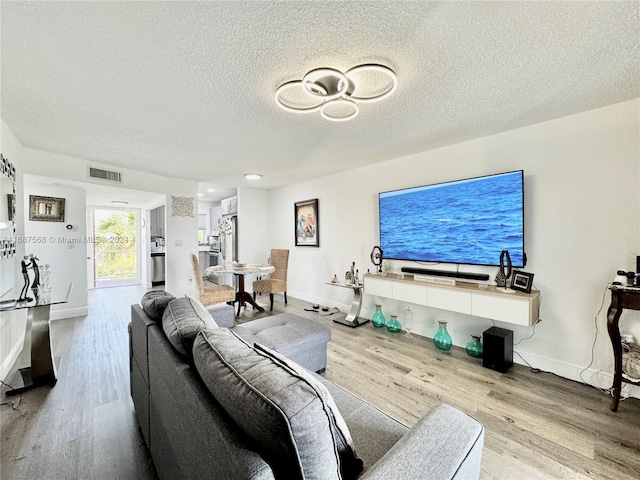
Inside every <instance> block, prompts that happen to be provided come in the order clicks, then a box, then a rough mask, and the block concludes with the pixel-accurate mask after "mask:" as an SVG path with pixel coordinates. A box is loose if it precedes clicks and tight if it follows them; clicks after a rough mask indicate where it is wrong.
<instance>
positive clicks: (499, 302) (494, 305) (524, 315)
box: [472, 293, 531, 326]
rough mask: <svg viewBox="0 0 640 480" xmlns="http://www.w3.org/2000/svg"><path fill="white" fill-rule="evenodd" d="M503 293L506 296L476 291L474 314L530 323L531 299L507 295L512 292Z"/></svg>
mask: <svg viewBox="0 0 640 480" xmlns="http://www.w3.org/2000/svg"><path fill="white" fill-rule="evenodd" d="M502 295H505V297H502V298H501V297H498V296H496V295H482V294H478V293H474V294H473V309H472V311H473V315H475V316H477V317H484V318H490V319H492V320H500V321H502V322H508V323H515V324H517V325H526V326H528V325H530V324H531V323H530V321H529V301H528V300H526V299H521V298H510V297H507V296H506V295H513V294H510V293H503V294H502Z"/></svg>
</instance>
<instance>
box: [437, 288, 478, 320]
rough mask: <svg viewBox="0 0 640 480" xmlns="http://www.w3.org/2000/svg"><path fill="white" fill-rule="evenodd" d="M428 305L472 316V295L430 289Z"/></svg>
mask: <svg viewBox="0 0 640 480" xmlns="http://www.w3.org/2000/svg"><path fill="white" fill-rule="evenodd" d="M428 305H429V306H430V307H434V308H441V309H443V310H450V311H452V312H459V313H466V314H468V315H471V293H469V292H461V291H456V290H453V289H448V288H442V287H429V303H428Z"/></svg>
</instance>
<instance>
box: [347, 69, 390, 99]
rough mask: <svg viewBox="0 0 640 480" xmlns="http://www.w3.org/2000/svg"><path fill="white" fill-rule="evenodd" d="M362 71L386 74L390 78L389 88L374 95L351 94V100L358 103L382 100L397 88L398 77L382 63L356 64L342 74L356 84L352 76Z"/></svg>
mask: <svg viewBox="0 0 640 480" xmlns="http://www.w3.org/2000/svg"><path fill="white" fill-rule="evenodd" d="M364 72H376V73H384V74H386V75H388V76H389V78H390V79H391V88H389V89H388V90H387V91H386V92H384V93H381V94H380V95H375V96H373V97H355V96H353V95H352V96H350V97H349V98H351V100H354V101H356V102H359V103H373V102H379V101H380V100H383V99H385V98H387V97H389V96H390V95H391V94H392V93H393V92H395V91H396V88H398V77H396V74H395V73H394V71H393V70H391V69H390V68H387V67H384V66H382V65H375V64H369V65H358V66H357V67H353V68H352V69H350V70H347V72H346V73H345V74H344V75H345V77H347V78H348V79H349V80H350V81H351V82H353V83H354V84H355V85H356V86H357V82H356V80H355V78H354V77H355V76H356V75H358V74H359V73H364ZM356 89H357V87H356Z"/></svg>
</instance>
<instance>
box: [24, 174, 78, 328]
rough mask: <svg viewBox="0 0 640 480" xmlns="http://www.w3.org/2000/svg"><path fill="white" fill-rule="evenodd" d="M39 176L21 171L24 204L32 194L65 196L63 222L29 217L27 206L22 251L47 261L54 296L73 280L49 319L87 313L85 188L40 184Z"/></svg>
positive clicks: (52, 309)
mask: <svg viewBox="0 0 640 480" xmlns="http://www.w3.org/2000/svg"><path fill="white" fill-rule="evenodd" d="M40 178H41V177H38V180H34V178H33V176H32V175H28V174H25V175H24V204H25V205H29V197H30V196H31V195H37V196H43V197H56V198H64V199H65V215H64V222H42V221H32V220H29V212H28V208H27V209H26V210H27V211H26V212H25V215H24V217H23V219H22V222H23V224H24V234H25V237H26V238H27V239H32V241H30V242H28V243H26V244H25V253H26V254H27V255H28V254H31V253H32V254H34V255H35V256H36V257H37V258H38V259H39V260H40V262H39V264H38V265H40V266H44V265H45V264H49V265H50V269H49V270H50V272H51V285H52V286H53V289H54V291H53V296H54V297H61V298H64V295H65V293H66V292H67V289H68V286H69V284H71V283H73V290H72V292H71V297H70V299H69V302H68V303H65V304H60V305H53V306H52V307H51V319H52V320H56V319H60V318H70V317H77V316H82V315H87V314H88V313H89V309H88V302H87V249H86V244H85V243H84V239H85V238H86V236H85V232H86V230H87V226H86V203H87V202H86V192H85V191H84V189H81V188H71V187H64V188H63V187H56V186H51V185H43V184H41V183H40ZM66 225H72V226H73V229H72V230H67V229H66V228H65V226H66ZM31 296H33V295H31Z"/></svg>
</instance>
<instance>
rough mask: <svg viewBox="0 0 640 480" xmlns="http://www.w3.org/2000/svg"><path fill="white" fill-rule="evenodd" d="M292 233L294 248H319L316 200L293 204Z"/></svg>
mask: <svg viewBox="0 0 640 480" xmlns="http://www.w3.org/2000/svg"><path fill="white" fill-rule="evenodd" d="M294 232H295V236H296V243H295V245H296V247H319V246H320V230H319V222H318V199H317V198H314V199H311V200H304V201H302V202H295V204H294Z"/></svg>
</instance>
